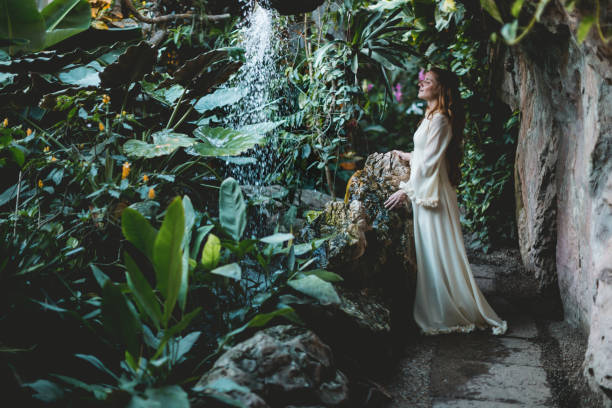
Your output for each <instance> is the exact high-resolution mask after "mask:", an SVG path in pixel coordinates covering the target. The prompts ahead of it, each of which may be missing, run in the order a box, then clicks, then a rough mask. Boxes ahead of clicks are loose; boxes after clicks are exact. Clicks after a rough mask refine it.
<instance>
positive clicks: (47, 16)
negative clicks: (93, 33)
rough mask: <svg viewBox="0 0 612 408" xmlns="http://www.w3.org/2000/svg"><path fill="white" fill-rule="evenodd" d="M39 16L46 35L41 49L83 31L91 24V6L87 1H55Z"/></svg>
mask: <svg viewBox="0 0 612 408" xmlns="http://www.w3.org/2000/svg"><path fill="white" fill-rule="evenodd" d="M41 15H42V17H43V19H44V20H45V26H46V33H45V39H44V43H43V48H47V47H50V46H52V45H54V44H56V43H58V42H60V41H62V40H65V39H66V38H69V37H72V36H73V35H75V34H78V33H80V32H81V31H85V30H87V29H88V28H89V24H90V23H91V6H90V5H89V2H88V1H87V0H55V1H53V2H52V3H50V4H49V5H48V6H47V7H45V8H44V9H43V10H42V12H41Z"/></svg>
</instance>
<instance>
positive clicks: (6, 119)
mask: <svg viewBox="0 0 612 408" xmlns="http://www.w3.org/2000/svg"><path fill="white" fill-rule="evenodd" d="M2 126H4V127H8V118H4V120H3V121H2Z"/></svg>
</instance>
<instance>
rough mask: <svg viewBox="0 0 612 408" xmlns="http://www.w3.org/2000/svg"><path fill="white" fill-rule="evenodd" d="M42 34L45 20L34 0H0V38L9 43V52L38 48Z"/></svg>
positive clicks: (41, 42) (41, 41)
mask: <svg viewBox="0 0 612 408" xmlns="http://www.w3.org/2000/svg"><path fill="white" fill-rule="evenodd" d="M44 36H45V20H44V19H43V17H42V15H41V14H40V12H39V11H38V8H37V7H36V2H35V1H34V0H0V40H3V39H5V40H7V41H8V43H9V44H10V45H9V46H8V47H7V48H8V53H9V54H11V55H14V54H15V53H16V52H17V51H19V50H21V49H27V50H30V51H36V50H39V49H40V48H41V47H42V44H43V39H44ZM20 44H22V45H20Z"/></svg>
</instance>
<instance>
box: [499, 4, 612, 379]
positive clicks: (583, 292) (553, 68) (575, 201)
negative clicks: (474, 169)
mask: <svg viewBox="0 0 612 408" xmlns="http://www.w3.org/2000/svg"><path fill="white" fill-rule="evenodd" d="M583 11H584V12H586V13H590V11H588V10H582V11H581V10H580V9H579V8H578V9H576V10H575V11H574V12H572V13H571V14H568V13H567V11H566V9H565V8H563V7H562V6H561V5H560V2H556V1H555V2H550V3H549V6H548V7H547V8H546V10H545V12H544V13H543V14H542V18H541V19H540V23H539V24H537V25H536V26H534V30H535V32H534V33H533V34H531V35H530V36H528V37H526V38H525V40H524V41H522V42H521V45H520V46H519V47H513V48H511V49H506V50H505V51H504V55H503V61H500V62H503V63H502V64H500V67H501V66H503V68H501V69H500V72H502V76H503V78H500V79H502V80H501V81H500V83H502V84H503V85H502V89H501V94H502V98H503V99H504V100H505V101H506V102H507V103H508V104H509V105H510V106H511V107H512V109H520V110H521V127H520V130H519V138H518V146H517V154H516V163H515V164H516V166H515V183H516V203H517V205H516V207H517V218H518V220H517V221H518V222H517V223H518V235H519V245H520V250H521V256H522V259H523V262H524V264H525V268H526V271H527V272H528V273H530V274H531V275H532V276H533V277H534V278H535V280H536V284H537V287H536V290H537V292H539V293H541V294H544V293H546V291H551V290H556V288H557V287H558V288H559V292H560V298H561V300H562V301H563V309H564V317H565V319H566V320H567V321H568V322H569V323H570V324H572V325H574V326H578V327H581V328H582V329H583V330H584V332H585V333H589V332H590V333H591V337H590V340H589V351H588V352H587V359H590V360H589V361H590V363H589V369H591V370H592V371H593V375H590V377H592V378H593V379H594V381H593V384H595V386H594V388H595V389H600V390H603V389H604V388H606V387H609V386H610V385H611V384H610V383H607V385H606V381H607V380H606V378H605V376H606V375H612V373H610V371H609V369H608V371H607V372H606V370H605V369H604V364H608V367H610V366H611V365H612V359H610V354H609V353H610V351H609V350H610V346H609V344H610V343H607V344H608V345H606V343H605V342H604V341H603V340H601V337H602V336H603V337H605V339H608V335H609V333H604V332H605V331H606V330H608V329H606V327H605V325H606V324H607V325H608V327H609V326H610V320H608V319H609V318H608V317H606V315H605V314H604V312H603V311H604V305H607V307H608V312H607V313H608V314H609V313H610V312H609V310H610V309H609V307H610V304H609V303H608V302H609V300H608V299H609V296H610V295H609V293H610V289H609V283H607V282H608V281H609V279H608V278H607V277H606V274H605V272H604V269H605V268H604V269H602V267H600V266H597V265H598V263H599V262H600V260H601V259H603V258H605V257H606V254H609V253H611V252H612V245H611V244H612V160H610V158H611V157H612V87H610V84H612V45H611V44H605V43H603V42H602V41H601V40H600V39H599V38H598V36H597V34H596V33H595V32H592V33H591V34H589V35H588V36H587V38H586V40H585V41H584V42H583V43H582V44H578V43H577V41H576V40H575V38H576V30H577V28H578V26H579V23H580V21H582V20H583V19H584V15H585V14H584V13H583V14H581V13H582V12H583ZM544 44H548V46H544ZM609 267H610V266H609V264H608V266H607V268H609ZM594 299H595V302H594V301H593V300H594ZM593 333H597V336H599V337H598V338H597V337H594V336H596V335H595V334H593ZM606 341H607V340H606ZM596 362H599V363H596ZM588 373H589V371H588V370H587V375H589V374H588ZM601 387H603V388H601Z"/></svg>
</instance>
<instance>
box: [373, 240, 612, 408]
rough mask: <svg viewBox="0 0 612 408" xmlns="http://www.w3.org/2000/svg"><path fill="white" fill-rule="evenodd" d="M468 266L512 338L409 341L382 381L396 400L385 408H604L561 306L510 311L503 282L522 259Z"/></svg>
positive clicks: (520, 306) (477, 260)
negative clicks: (584, 371)
mask: <svg viewBox="0 0 612 408" xmlns="http://www.w3.org/2000/svg"><path fill="white" fill-rule="evenodd" d="M470 261H471V262H472V270H473V273H474V276H475V277H476V279H477V281H478V283H479V285H480V287H481V289H482V291H483V293H484V294H485V295H486V297H487V299H488V300H489V303H490V304H491V306H492V307H493V308H494V309H495V310H496V312H497V313H498V314H499V315H500V316H501V317H502V318H504V319H505V320H507V321H508V332H507V333H506V334H505V335H503V336H493V335H491V334H490V332H483V331H481V332H474V333H470V334H450V335H440V336H431V337H430V336H419V337H417V338H414V339H412V340H410V341H409V342H408V344H406V347H405V349H404V351H403V355H402V356H401V357H400V358H399V359H398V364H397V366H396V367H395V371H394V372H389V373H387V375H388V376H387V377H386V378H378V379H377V380H378V381H379V384H380V385H382V387H383V388H384V389H385V390H386V391H387V392H388V393H389V394H390V395H391V396H392V398H393V401H392V402H391V403H390V404H388V405H386V406H385V408H408V407H419V408H420V407H423V408H425V407H427V408H429V407H433V408H464V407H465V408H467V407H473V408H513V407H533V408H544V407H560V408H570V407H571V408H575V407H576V408H577V407H584V408H587V407H588V408H598V407H602V406H603V405H602V402H601V401H600V400H599V398H598V397H597V396H596V395H594V394H592V393H591V392H590V390H589V389H588V387H587V386H586V384H585V382H584V378H583V376H582V361H583V359H584V353H585V350H586V337H585V336H584V334H582V333H581V332H580V331H579V330H577V329H573V328H571V327H569V326H568V325H567V324H565V323H564V322H563V320H562V316H558V315H555V313H551V312H550V311H551V310H559V309H558V307H560V306H559V305H554V304H553V305H546V304H542V303H529V302H521V301H515V302H514V303H513V302H512V299H516V296H513V295H509V294H507V291H506V290H504V289H505V288H504V287H503V285H504V284H503V282H507V281H508V280H507V279H502V277H503V275H507V274H508V273H516V271H517V268H516V266H517V265H520V262H519V261H518V253H516V251H505V252H504V251H502V252H501V253H500V252H498V253H494V254H490V255H488V256H486V257H483V256H477V255H474V254H471V255H470ZM509 271H510V272H509ZM506 278H507V276H506ZM505 293H506V294H505Z"/></svg>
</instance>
